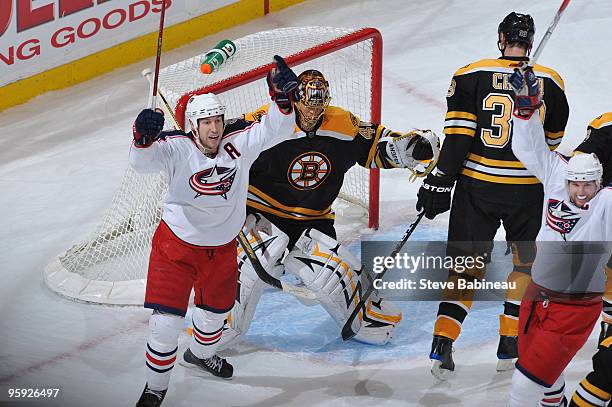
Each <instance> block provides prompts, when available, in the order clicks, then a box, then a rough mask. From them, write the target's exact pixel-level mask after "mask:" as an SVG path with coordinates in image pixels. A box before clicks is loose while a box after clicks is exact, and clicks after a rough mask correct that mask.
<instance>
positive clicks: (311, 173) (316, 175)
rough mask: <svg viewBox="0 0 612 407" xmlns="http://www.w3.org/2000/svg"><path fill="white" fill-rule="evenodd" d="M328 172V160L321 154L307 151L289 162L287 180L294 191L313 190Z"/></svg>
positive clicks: (329, 168) (329, 166)
mask: <svg viewBox="0 0 612 407" xmlns="http://www.w3.org/2000/svg"><path fill="white" fill-rule="evenodd" d="M330 171H331V161H329V158H327V157H326V156H325V155H324V154H322V153H319V152H316V151H309V152H307V153H304V154H300V155H299V156H298V157H297V158H295V159H294V160H293V162H291V165H290V166H289V171H288V172H287V179H288V180H289V184H291V186H292V187H293V188H295V189H300V190H305V189H315V188H317V187H318V186H319V185H321V184H322V183H323V182H324V181H325V179H326V178H327V176H328V175H329V173H330Z"/></svg>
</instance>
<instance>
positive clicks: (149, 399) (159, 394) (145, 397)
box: [136, 385, 168, 407]
mask: <svg viewBox="0 0 612 407" xmlns="http://www.w3.org/2000/svg"><path fill="white" fill-rule="evenodd" d="M167 391H168V390H151V389H149V385H145V388H144V390H143V391H142V394H141V395H140V398H139V399H138V402H137V403H136V407H159V406H161V403H162V401H164V397H166V392H167Z"/></svg>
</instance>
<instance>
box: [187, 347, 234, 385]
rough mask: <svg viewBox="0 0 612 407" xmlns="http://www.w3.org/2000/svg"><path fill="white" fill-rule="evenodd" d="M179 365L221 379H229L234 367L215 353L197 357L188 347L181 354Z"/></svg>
mask: <svg viewBox="0 0 612 407" xmlns="http://www.w3.org/2000/svg"><path fill="white" fill-rule="evenodd" d="M181 365H183V366H185V367H189V368H191V369H195V370H199V371H204V372H207V373H210V374H212V375H213V376H217V377H221V378H223V379H231V378H232V376H233V374H234V367H233V366H232V365H230V364H229V362H228V361H227V360H225V359H223V358H220V357H219V356H217V355H213V356H212V357H210V358H207V359H199V358H197V357H196V355H194V354H193V353H192V352H191V350H190V349H187V350H186V351H185V353H184V354H183V363H181Z"/></svg>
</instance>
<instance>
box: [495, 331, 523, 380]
mask: <svg viewBox="0 0 612 407" xmlns="http://www.w3.org/2000/svg"><path fill="white" fill-rule="evenodd" d="M516 358H518V336H505V335H501V336H500V337H499V345H498V346H497V359H498V360H497V368H496V370H497V371H498V372H505V371H506V370H512V369H514V359H516Z"/></svg>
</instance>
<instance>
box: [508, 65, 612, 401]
mask: <svg viewBox="0 0 612 407" xmlns="http://www.w3.org/2000/svg"><path fill="white" fill-rule="evenodd" d="M510 82H511V84H512V86H513V88H514V89H515V92H516V98H515V102H514V117H515V120H514V126H515V130H516V133H515V136H514V137H513V139H512V151H513V152H514V154H515V155H516V157H517V158H518V159H520V160H521V162H522V163H523V164H524V165H525V167H526V168H527V169H528V170H529V171H530V172H531V173H532V174H534V175H535V176H536V177H538V179H539V180H540V181H541V182H542V184H543V186H544V211H543V214H542V217H541V219H542V221H541V223H542V225H541V228H540V231H539V233H538V236H537V239H536V241H537V242H536V244H537V255H536V257H535V260H534V263H533V267H532V282H531V283H530V285H529V286H528V288H527V290H526V292H525V296H524V298H523V301H522V303H521V308H520V314H519V340H518V346H519V357H518V360H517V362H516V370H515V372H514V375H513V376H512V388H511V392H510V402H509V406H510V407H524V406H535V405H537V403H538V402H540V404H539V405H541V406H565V405H567V401H566V399H565V396H564V388H565V382H564V378H563V371H564V370H565V368H566V367H567V365H568V364H569V362H570V361H571V359H572V358H573V357H574V355H575V354H576V352H578V350H579V349H580V348H581V347H582V346H583V345H584V344H585V342H586V340H587V339H588V337H589V335H590V334H591V331H592V330H593V327H594V326H595V324H596V322H597V319H598V318H599V314H600V312H601V309H602V306H601V298H602V294H603V292H604V287H605V274H604V273H603V272H602V269H603V267H604V265H605V264H606V263H607V261H608V259H609V257H610V255H611V254H612V187H604V188H601V179H602V175H603V168H602V165H601V163H600V162H599V160H598V158H597V157H596V156H595V155H594V154H588V153H584V154H577V155H574V156H573V157H572V158H571V159H570V160H569V161H568V160H567V158H566V157H563V156H561V155H560V154H557V153H554V152H551V151H549V149H548V147H547V145H546V143H545V142H544V130H543V128H542V123H541V121H540V117H539V112H538V111H537V110H538V109H539V107H540V105H541V93H540V88H539V84H538V80H537V78H536V77H535V74H534V73H533V71H532V70H531V68H529V67H526V68H524V69H516V71H515V74H514V75H512V77H511V78H510ZM602 395H603V394H602Z"/></svg>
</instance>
